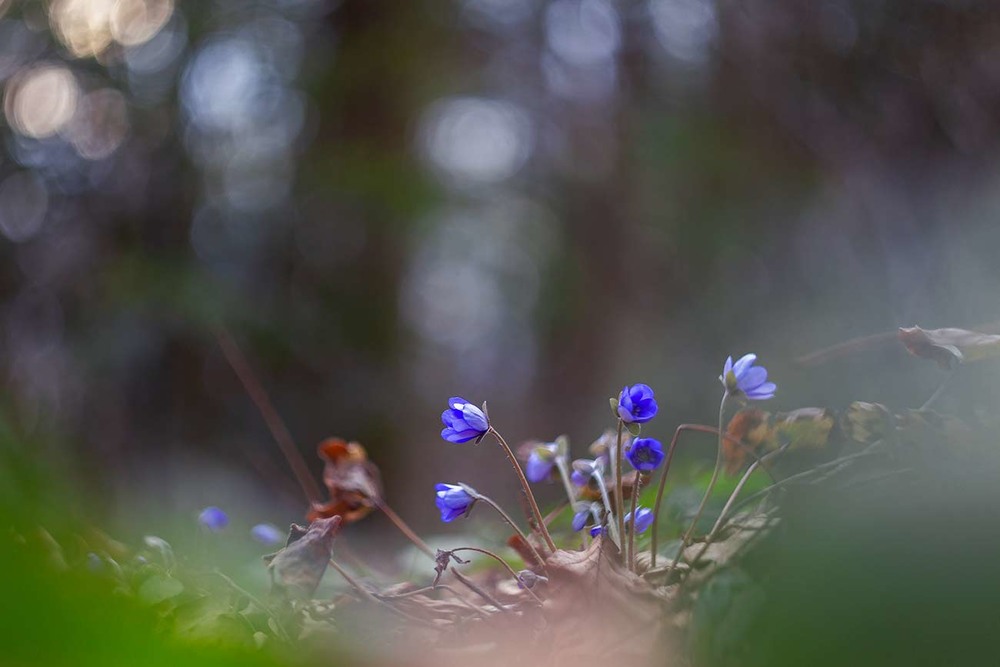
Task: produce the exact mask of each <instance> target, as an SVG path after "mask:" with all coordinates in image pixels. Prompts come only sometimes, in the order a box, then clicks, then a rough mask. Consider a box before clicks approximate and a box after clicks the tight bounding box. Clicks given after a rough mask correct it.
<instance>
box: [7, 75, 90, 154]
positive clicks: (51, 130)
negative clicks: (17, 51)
mask: <svg viewBox="0 0 1000 667" xmlns="http://www.w3.org/2000/svg"><path fill="white" fill-rule="evenodd" d="M79 95H80V92H79V87H78V85H77V82H76V78H75V77H74V76H73V73H72V72H70V71H69V69H68V68H66V67H64V66H62V65H55V64H44V65H37V66H35V67H32V68H30V69H26V70H22V71H21V72H19V73H18V74H17V75H16V76H15V77H14V78H13V79H12V80H11V81H10V82H8V84H7V88H6V90H5V94H4V113H5V114H6V115H7V121H8V122H9V123H10V124H11V126H12V127H13V128H14V129H15V130H17V131H18V132H20V133H21V134H23V135H24V136H26V137H32V138H35V139H42V138H45V137H51V136H52V135H54V134H56V133H57V132H59V130H61V129H62V128H63V127H64V126H65V125H66V124H67V123H68V122H69V121H70V119H72V118H73V114H74V113H75V112H76V106H77V101H78V99H79Z"/></svg>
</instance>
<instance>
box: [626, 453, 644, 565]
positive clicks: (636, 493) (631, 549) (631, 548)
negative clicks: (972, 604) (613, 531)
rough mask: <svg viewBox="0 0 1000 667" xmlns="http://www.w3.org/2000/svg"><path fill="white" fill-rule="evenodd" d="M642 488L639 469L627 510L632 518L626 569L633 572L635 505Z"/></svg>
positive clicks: (629, 528) (636, 472) (629, 529)
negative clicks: (629, 506)
mask: <svg viewBox="0 0 1000 667" xmlns="http://www.w3.org/2000/svg"><path fill="white" fill-rule="evenodd" d="M641 488H642V475H640V474H639V471H638V470H636V471H635V487H633V489H632V505H631V508H630V510H629V516H630V517H631V518H632V523H631V524H630V525H629V527H628V569H629V570H631V571H632V572H635V510H636V507H637V503H638V502H639V501H638V498H639V490H640V489H641Z"/></svg>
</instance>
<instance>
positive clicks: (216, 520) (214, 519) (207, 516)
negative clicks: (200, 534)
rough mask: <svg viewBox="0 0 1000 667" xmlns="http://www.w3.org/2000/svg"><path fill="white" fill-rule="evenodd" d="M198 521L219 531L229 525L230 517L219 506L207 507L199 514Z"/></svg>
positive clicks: (214, 531) (213, 530)
mask: <svg viewBox="0 0 1000 667" xmlns="http://www.w3.org/2000/svg"><path fill="white" fill-rule="evenodd" d="M198 523H200V524H201V525H203V526H205V528H208V529H209V530H210V531H212V532H213V533H217V532H219V531H220V530H222V529H223V528H225V527H226V526H228V525H229V517H228V516H226V513H225V512H223V511H222V510H220V509H219V508H218V507H206V508H205V509H203V510H202V511H201V514H199V515H198Z"/></svg>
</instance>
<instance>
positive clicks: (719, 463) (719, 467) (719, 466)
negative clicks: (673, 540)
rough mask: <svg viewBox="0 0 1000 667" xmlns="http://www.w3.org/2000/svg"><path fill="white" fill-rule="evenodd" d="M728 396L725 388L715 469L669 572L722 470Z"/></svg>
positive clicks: (683, 547) (721, 405)
mask: <svg viewBox="0 0 1000 667" xmlns="http://www.w3.org/2000/svg"><path fill="white" fill-rule="evenodd" d="M728 398H729V391H728V390H727V391H726V393H724V394H723V395H722V401H721V402H720V403H719V449H718V452H717V453H716V455H715V470H713V471H712V479H710V480H709V482H708V488H707V489H705V495H704V497H703V498H702V499H701V504H699V505H698V511H697V512H695V514H694V521H692V522H691V525H690V527H688V529H687V532H685V533H684V537H682V538H681V544H680V547H678V549H677V555H676V556H674V562H672V563H671V564H670V570H669V572H673V570H674V568H676V567H677V563H679V562H680V560H681V554H683V553H684V549H685V548H686V547H687V545H688V543H689V541H690V540H691V535H692V533H694V531H695V528H696V527H697V526H698V520H699V519H701V514H702V512H704V511H705V505H707V504H708V499H709V498H711V497H712V491H713V490H714V489H715V483H716V482H717V481H719V473H720V472H721V471H722V453H723V450H722V441H723V439H724V438H723V426H722V421H723V419H725V417H726V399H728Z"/></svg>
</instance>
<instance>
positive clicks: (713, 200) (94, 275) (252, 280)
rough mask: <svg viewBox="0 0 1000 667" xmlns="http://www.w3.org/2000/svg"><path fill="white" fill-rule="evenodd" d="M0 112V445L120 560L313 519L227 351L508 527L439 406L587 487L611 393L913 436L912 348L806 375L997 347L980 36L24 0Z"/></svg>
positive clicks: (626, 12) (494, 458) (5, 5)
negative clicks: (468, 417) (94, 524)
mask: <svg viewBox="0 0 1000 667" xmlns="http://www.w3.org/2000/svg"><path fill="white" fill-rule="evenodd" d="M0 85H2V89H3V108H2V110H3V115H2V122H0V132H2V149H0V234H2V236H0V314H2V315H0V317H2V320H0V321H2V330H0V350H2V351H0V377H2V382H3V387H2V395H0V405H2V414H3V420H4V422H5V423H6V424H7V426H8V427H9V428H12V429H14V430H16V431H17V432H18V433H19V434H22V435H23V436H24V437H25V441H26V442H30V443H31V445H30V447H31V455H32V456H35V457H37V459H38V460H40V461H44V462H45V465H46V466H47V467H48V468H49V469H50V470H52V471H56V472H55V473H54V474H56V475H57V476H58V478H59V480H60V482H61V483H64V484H65V485H67V486H68V487H69V488H71V489H72V490H73V493H74V494H76V496H77V497H79V498H83V499H86V504H87V505H88V507H89V508H90V509H91V510H92V511H93V512H95V513H96V515H98V516H102V517H104V519H105V521H108V522H109V523H110V525H112V526H117V528H118V530H122V531H129V530H136V531H138V530H140V528H138V526H141V527H142V530H147V531H148V530H149V529H150V525H151V524H152V525H153V526H155V525H157V524H158V523H161V522H163V521H165V520H166V518H165V517H167V516H169V515H178V514H179V515H183V516H186V517H193V516H194V515H195V514H196V513H197V511H198V510H199V509H200V508H201V507H203V506H205V505H209V504H212V505H219V506H223V507H225V508H226V509H228V510H229V511H230V513H231V515H232V516H233V517H234V521H237V522H242V523H244V524H246V525H250V524H252V523H256V522H257V521H260V520H270V521H273V522H275V523H277V524H278V525H281V524H285V523H287V522H288V521H291V520H298V519H301V518H302V515H303V514H304V508H305V502H304V499H303V497H302V495H301V492H300V491H299V490H298V488H297V486H296V485H295V483H294V481H293V478H292V477H291V476H290V474H289V472H288V471H287V466H286V464H285V462H284V460H283V459H282V457H281V455H280V453H279V451H278V449H277V447H276V446H275V445H274V443H273V440H272V438H271V435H270V433H269V431H268V429H267V427H266V426H265V424H264V421H263V420H262V418H261V415H260V414H259V413H258V411H257V410H256V409H255V407H254V404H253V403H252V401H251V400H250V398H249V397H248V395H247V393H246V392H245V391H244V388H243V386H242V384H241V383H240V381H239V379H238V377H237V375H236V374H235V373H234V370H233V368H232V367H231V366H230V363H229V362H228V361H227V358H226V356H225V355H224V354H223V352H222V349H221V348H220V335H222V336H225V335H227V334H225V333H220V332H228V335H230V336H231V337H232V340H234V341H235V342H236V344H237V345H238V346H239V348H240V349H241V350H242V352H243V354H244V355H245V357H246V360H247V363H248V365H249V367H250V368H252V369H253V372H254V374H255V375H256V377H257V380H258V381H259V382H260V384H261V385H262V386H263V387H264V388H265V389H266V391H267V392H268V393H269V394H270V396H271V399H272V401H273V403H274V405H275V408H276V410H277V412H278V413H279V414H280V415H281V416H282V417H283V418H284V420H285V421H286V422H287V424H288V427H289V429H290V431H291V433H292V435H293V437H294V439H295V441H296V443H297V447H298V449H299V450H300V451H301V452H302V453H303V455H304V456H305V457H306V458H307V460H308V461H309V463H310V465H311V466H312V469H313V471H314V472H315V473H316V474H317V475H318V473H319V471H320V465H319V460H318V459H317V458H316V457H315V455H314V453H313V452H314V448H315V446H316V444H317V443H318V442H319V441H320V440H321V439H323V438H325V437H327V436H332V435H338V436H341V437H345V438H350V439H357V440H359V441H360V442H362V443H363V444H364V445H365V446H366V447H367V448H368V450H369V453H370V455H371V457H372V458H373V460H374V461H375V462H376V463H377V464H378V465H379V466H380V467H381V469H382V473H383V476H384V478H385V483H386V488H387V491H386V495H387V497H388V499H389V501H390V503H392V504H393V505H395V506H396V508H397V510H398V511H400V512H401V513H402V514H404V515H405V516H406V517H407V518H408V519H409V520H411V521H412V522H413V523H414V524H416V525H417V526H422V527H431V526H436V525H437V518H436V511H435V509H434V505H433V503H432V496H431V493H430V489H431V486H432V484H433V483H434V482H437V481H448V482H455V481H459V480H461V481H465V482H468V483H470V484H472V485H474V486H476V487H477V488H479V489H480V490H481V491H483V492H488V493H490V495H493V496H495V497H498V498H499V499H504V500H511V499H513V498H514V497H515V493H514V491H515V484H514V481H513V478H510V477H509V474H508V471H507V470H506V467H505V464H504V463H503V462H502V455H501V454H500V452H499V450H498V449H497V448H496V447H494V446H492V445H486V444H484V445H483V446H481V447H478V448H475V447H471V446H459V445H451V444H448V443H445V442H444V441H442V440H441V439H440V437H439V435H438V433H439V431H440V428H441V425H440V423H439V420H438V415H439V414H440V412H441V411H442V410H443V409H444V408H445V401H446V399H447V398H448V397H449V396H453V395H461V396H464V397H466V398H468V399H469V400H472V401H473V402H477V403H478V402H481V401H483V400H488V401H489V405H490V413H491V416H492V418H493V420H494V423H495V424H496V425H497V427H498V428H499V429H500V431H501V432H503V433H504V434H505V435H506V436H507V438H508V440H510V441H511V442H512V444H513V443H517V442H521V441H523V440H526V439H529V438H540V439H543V440H550V439H552V438H554V437H555V436H556V435H558V434H560V433H567V434H568V435H569V436H570V438H571V441H572V442H573V443H574V451H575V452H576V453H577V455H581V456H582V455H584V453H585V446H586V444H588V443H589V442H590V441H591V440H592V439H593V438H594V437H596V436H597V435H598V434H599V433H600V431H601V430H602V429H603V428H605V427H606V426H608V425H610V424H611V420H610V416H609V415H608V414H607V408H606V407H605V406H606V405H607V398H608V397H609V396H612V395H617V392H618V391H619V390H620V388H621V386H622V385H624V384H632V383H635V382H646V383H648V384H650V385H652V386H653V387H654V389H655V390H656V392H657V396H658V398H659V400H660V405H661V412H660V417H658V419H657V422H655V424H654V425H651V426H652V427H651V428H650V429H648V431H647V432H648V434H649V435H653V436H656V437H660V438H663V439H668V438H669V436H670V434H671V433H672V431H673V428H674V426H675V425H676V424H678V423H681V422H692V421H703V422H707V423H713V422H714V419H715V414H716V410H717V406H718V399H719V392H720V387H719V386H718V381H717V379H716V378H717V376H718V374H719V372H720V370H721V366H722V363H723V361H724V360H725V358H726V356H727V355H730V354H732V355H741V354H743V353H745V352H748V351H754V352H757V353H758V354H759V355H760V359H761V361H762V362H763V363H764V364H765V365H767V366H768V368H769V370H770V371H771V376H772V378H773V379H774V380H775V381H776V382H778V384H779V393H778V397H777V398H776V399H775V400H774V401H773V402H772V407H773V408H775V409H792V408H797V407H803V406H808V405H818V406H823V407H833V408H837V407H842V406H843V405H845V404H846V403H848V402H850V401H852V400H868V401H878V402H882V403H886V404H889V405H890V406H892V407H896V408H902V407H916V406H918V405H920V404H921V403H922V402H923V401H924V400H925V399H926V398H927V396H929V395H930V394H931V393H932V392H933V390H934V388H935V387H936V386H937V383H938V382H939V381H940V380H941V378H942V374H941V371H940V370H938V369H936V368H934V367H933V366H932V365H930V364H928V363H927V362H924V361H921V360H914V359H910V358H907V356H906V354H905V352H904V351H903V350H902V348H900V347H898V346H897V345H896V344H895V343H894V341H893V340H892V338H891V336H890V338H888V339H886V340H883V341H882V342H880V343H878V344H875V345H872V346H868V347H864V348H859V349H856V350H853V351H851V352H850V353H848V354H845V355H842V356H840V357H837V358H836V361H835V363H829V364H825V365H822V366H815V367H804V366H803V365H801V364H796V363H795V359H796V358H798V357H800V356H801V355H803V354H806V353H809V352H811V351H814V350H816V349H819V348H823V347H826V346H829V345H832V344H835V343H839V342H842V341H845V340H848V339H852V338H854V337H858V336H866V335H869V334H875V333H880V332H893V331H894V330H895V328H896V327H898V326H911V325H914V324H919V325H921V326H924V327H925V328H934V327H941V326H961V327H966V328H974V327H977V326H979V325H982V324H986V323H992V322H995V321H997V320H1000V296H998V295H1000V292H998V290H997V289H996V286H997V284H998V278H1000V262H998V261H997V253H998V251H1000V226H998V224H997V220H998V214H1000V160H998V158H1000V5H998V4H997V3H995V2H992V1H990V0H952V1H950V2H949V1H946V0H853V1H852V0H766V1H765V0H734V1H729V2H715V1H713V0H642V1H638V0H635V1H632V0H620V1H617V2H616V1H612V0H551V1H543V0H454V1H451V2H445V1H442V0H407V1H405V2H389V1H388V0H343V1H340V2H336V1H330V0H176V1H175V0H51V1H46V2H42V1H31V0H0ZM998 386H1000V384H998V383H997V382H996V367H995V366H991V365H984V366H983V367H982V368H976V369H972V368H970V369H968V370H966V369H963V373H962V374H961V375H960V377H958V378H956V380H955V383H954V385H953V386H952V387H951V389H950V392H949V393H948V394H947V395H945V397H944V398H943V399H942V401H941V403H940V406H941V407H942V409H948V410H951V411H954V412H957V413H960V414H962V415H963V416H965V417H968V418H970V419H975V418H977V415H981V414H985V413H989V412H990V411H994V412H995V411H996V408H997V406H998V405H1000V395H998V393H997V392H998V390H997V389H996V387H998ZM959 399H961V400H959ZM698 437H699V436H693V439H697V438H698ZM712 443H713V441H712V439H711V438H708V442H706V443H705V445H704V446H703V447H701V449H699V447H698V446H697V445H692V447H691V449H690V456H692V457H694V458H699V457H701V458H704V460H705V462H706V464H709V465H710V461H711V458H712V456H713V453H712V451H711V449H712V448H711V445H712ZM557 491H558V490H557V489H552V490H551V498H553V499H554V498H556V497H557V495H558V494H557ZM387 526H388V523H387V522H386V521H385V520H384V518H383V517H372V519H370V520H369V521H367V522H363V523H362V524H359V525H358V526H357V528H356V530H358V531H361V532H362V533H364V532H369V533H371V534H372V535H374V534H376V533H381V532H388V531H385V529H386V527H387ZM387 539H388V538H387ZM391 539H395V538H394V537H393V538H391Z"/></svg>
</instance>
